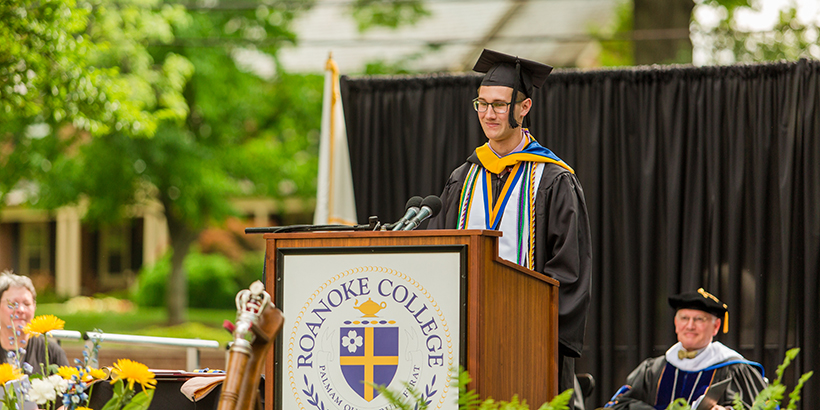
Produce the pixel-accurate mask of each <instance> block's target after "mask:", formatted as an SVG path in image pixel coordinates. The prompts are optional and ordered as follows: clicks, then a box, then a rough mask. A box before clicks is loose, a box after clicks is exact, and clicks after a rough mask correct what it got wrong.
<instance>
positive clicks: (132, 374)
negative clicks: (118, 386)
mask: <svg viewBox="0 0 820 410" xmlns="http://www.w3.org/2000/svg"><path fill="white" fill-rule="evenodd" d="M111 374H112V375H113V377H112V378H111V383H112V384H113V383H116V382H117V380H121V379H122V380H127V381H128V388H129V389H132V390H133V389H134V382H136V383H139V384H140V385H141V386H142V389H143V390H147V389H153V388H155V387H156V385H157V381H156V380H155V379H154V373H153V372H151V371H150V370H148V366H146V365H144V364H142V363H138V362H135V361H133V360H128V359H120V360H117V363H114V368H113V369H112V370H111Z"/></svg>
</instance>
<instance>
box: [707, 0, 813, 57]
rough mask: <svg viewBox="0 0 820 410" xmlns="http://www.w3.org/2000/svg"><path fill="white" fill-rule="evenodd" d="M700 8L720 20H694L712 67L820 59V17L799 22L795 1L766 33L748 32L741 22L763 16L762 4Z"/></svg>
mask: <svg viewBox="0 0 820 410" xmlns="http://www.w3.org/2000/svg"><path fill="white" fill-rule="evenodd" d="M697 7H698V8H703V9H704V11H705V12H707V13H708V14H710V15H713V16H718V18H717V19H715V21H710V22H703V21H698V20H696V19H693V24H692V35H693V38H695V39H696V41H697V43H698V44H699V45H700V46H701V47H703V48H704V50H706V53H705V54H706V56H707V61H706V62H707V63H708V64H731V63H735V62H746V63H748V62H760V61H778V60H789V61H794V60H797V59H799V58H820V46H818V45H817V40H818V30H820V27H818V19H817V18H818V16H816V15H815V16H808V17H804V18H799V17H798V5H797V3H795V2H794V1H791V2H789V3H788V4H787V5H786V6H785V7H784V8H782V9H780V10H779V11H778V19H777V21H776V22H775V24H774V26H773V27H772V28H771V29H769V30H765V31H752V30H749V29H748V28H744V26H743V24H742V20H741V19H740V18H739V16H742V15H743V13H748V12H759V11H760V3H759V2H753V1H751V0H699V1H698V6H697Z"/></svg>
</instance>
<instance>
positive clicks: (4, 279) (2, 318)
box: [0, 271, 69, 374]
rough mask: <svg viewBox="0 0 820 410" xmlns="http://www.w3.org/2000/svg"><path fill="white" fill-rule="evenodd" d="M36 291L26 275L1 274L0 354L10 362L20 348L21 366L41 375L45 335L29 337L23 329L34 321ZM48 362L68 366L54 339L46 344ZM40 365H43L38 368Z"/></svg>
mask: <svg viewBox="0 0 820 410" xmlns="http://www.w3.org/2000/svg"><path fill="white" fill-rule="evenodd" d="M36 297H37V292H36V291H35V290H34V284H32V283H31V279H30V278H29V277H28V276H20V275H16V274H14V273H12V272H11V271H5V272H3V273H2V274H0V354H2V355H3V356H2V357H3V358H2V359H0V360H2V361H5V362H13V361H14V359H13V356H10V355H11V354H13V353H12V352H16V351H18V348H19V349H20V350H19V351H20V355H21V356H22V357H21V358H20V364H21V365H22V363H23V362H25V363H28V364H30V365H31V366H32V367H33V368H34V370H33V371H32V373H39V374H42V370H41V367H45V362H46V356H45V353H46V344H45V336H37V337H32V338H29V337H28V335H26V334H25V332H23V328H24V327H25V326H26V325H27V324H28V323H29V322H31V319H33V318H34V310H35V309H36V308H37V302H36V300H35V298H36ZM48 359H49V363H51V364H57V365H58V366H69V362H68V357H66V354H65V351H63V349H62V348H61V347H60V345H59V344H58V343H57V341H56V340H50V341H49V344H48ZM41 364H42V366H40V365H41Z"/></svg>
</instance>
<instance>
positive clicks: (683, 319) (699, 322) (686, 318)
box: [676, 315, 709, 325]
mask: <svg viewBox="0 0 820 410" xmlns="http://www.w3.org/2000/svg"><path fill="white" fill-rule="evenodd" d="M676 316H677V319H678V320H679V321H681V322H682V323H689V321H690V320H692V321H694V322H695V324H696V325H702V324H704V323H706V321H707V320H709V318H708V317H706V316H687V315H676Z"/></svg>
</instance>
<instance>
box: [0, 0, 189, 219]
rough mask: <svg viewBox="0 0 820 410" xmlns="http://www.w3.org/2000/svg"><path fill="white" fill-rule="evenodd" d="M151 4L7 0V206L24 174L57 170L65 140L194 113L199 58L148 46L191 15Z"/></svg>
mask: <svg viewBox="0 0 820 410" xmlns="http://www.w3.org/2000/svg"><path fill="white" fill-rule="evenodd" d="M143 3H146V2H145V1H140V2H139V4H138V3H137V2H136V1H135V0H124V1H121V2H119V3H118V4H117V6H116V7H115V8H112V7H109V5H107V4H106V3H104V2H102V1H101V0H87V1H86V0H81V1H76V0H43V1H34V0H13V1H4V2H2V3H0V204H2V203H4V196H5V195H6V194H8V193H9V192H10V191H11V190H12V189H14V188H15V187H17V185H18V183H19V182H20V181H31V180H34V179H36V177H37V176H38V174H39V173H41V172H48V171H49V170H50V169H51V163H52V159H53V158H52V157H51V156H52V155H53V154H55V151H54V149H55V148H57V147H59V146H63V147H66V146H75V145H76V143H78V142H81V141H82V140H83V139H84V138H87V137H89V136H99V135H105V134H108V133H111V132H119V133H123V134H126V135H129V136H138V137H146V136H150V135H151V134H153V132H154V131H155V130H156V128H157V125H158V123H159V122H160V121H163V120H172V121H173V120H181V119H182V118H184V117H185V116H186V115H187V112H188V108H187V105H186V104H185V101H184V98H183V97H182V89H183V87H184V85H185V82H186V79H187V78H188V77H189V76H190V74H191V71H192V66H191V64H190V63H189V62H188V61H187V60H185V59H184V58H182V57H180V56H178V55H174V54H170V55H168V56H166V58H164V59H163V60H162V61H161V62H160V63H156V62H155V61H154V60H153V58H152V57H151V55H150V53H149V52H148V50H147V45H148V43H150V42H159V43H161V42H167V41H170V39H171V38H172V37H171V36H170V33H171V32H172V30H173V27H174V26H180V25H184V24H185V23H186V14H185V12H184V10H183V9H182V8H181V7H178V6H165V7H162V8H161V9H158V10H152V9H146V8H145V5H144V4H143ZM40 139H60V140H61V141H62V142H63V143H62V144H55V141H45V142H42V141H38V140H40ZM0 206H2V205H0Z"/></svg>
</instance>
